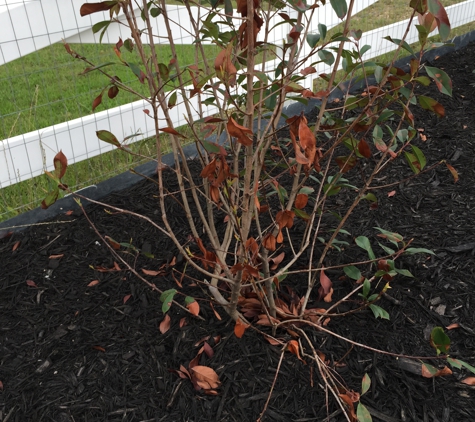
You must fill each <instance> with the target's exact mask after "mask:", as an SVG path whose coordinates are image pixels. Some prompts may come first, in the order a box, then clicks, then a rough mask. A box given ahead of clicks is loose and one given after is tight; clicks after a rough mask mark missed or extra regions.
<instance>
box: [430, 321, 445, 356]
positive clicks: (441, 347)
mask: <svg viewBox="0 0 475 422" xmlns="http://www.w3.org/2000/svg"><path fill="white" fill-rule="evenodd" d="M430 344H431V346H432V347H433V348H434V349H435V350H436V351H437V355H440V354H441V353H444V354H447V352H448V351H449V348H450V338H449V336H448V335H447V334H445V332H444V329H443V328H442V327H434V329H433V330H432V332H431V333H430Z"/></svg>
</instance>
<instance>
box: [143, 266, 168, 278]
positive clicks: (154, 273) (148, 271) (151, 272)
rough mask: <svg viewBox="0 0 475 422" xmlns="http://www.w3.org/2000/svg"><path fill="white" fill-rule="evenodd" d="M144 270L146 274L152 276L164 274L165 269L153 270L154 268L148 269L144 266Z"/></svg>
mask: <svg viewBox="0 0 475 422" xmlns="http://www.w3.org/2000/svg"><path fill="white" fill-rule="evenodd" d="M142 272H143V273H144V274H145V275H151V276H157V275H162V274H163V271H161V270H157V271H153V270H146V269H145V268H142Z"/></svg>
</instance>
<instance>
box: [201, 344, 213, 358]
mask: <svg viewBox="0 0 475 422" xmlns="http://www.w3.org/2000/svg"><path fill="white" fill-rule="evenodd" d="M203 351H204V352H205V353H206V356H208V357H209V358H210V359H211V358H212V357H213V356H214V350H213V348H212V347H211V346H210V345H209V343H208V342H207V341H205V342H204V344H203Z"/></svg>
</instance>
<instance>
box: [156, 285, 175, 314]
mask: <svg viewBox="0 0 475 422" xmlns="http://www.w3.org/2000/svg"><path fill="white" fill-rule="evenodd" d="M176 292H177V290H176V289H169V290H165V291H164V292H163V293H162V294H161V295H160V302H162V312H163V313H166V312H168V310H169V309H170V307H171V306H172V301H173V298H174V296H175V294H176Z"/></svg>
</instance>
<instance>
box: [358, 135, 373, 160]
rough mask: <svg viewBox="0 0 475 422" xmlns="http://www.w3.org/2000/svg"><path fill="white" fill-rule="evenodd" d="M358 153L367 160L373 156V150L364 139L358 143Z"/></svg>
mask: <svg viewBox="0 0 475 422" xmlns="http://www.w3.org/2000/svg"><path fill="white" fill-rule="evenodd" d="M358 151H359V153H360V154H361V155H362V156H363V157H365V158H371V156H372V154H371V149H370V147H369V145H368V143H367V142H366V141H365V140H364V139H361V140H360V141H359V142H358Z"/></svg>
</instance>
